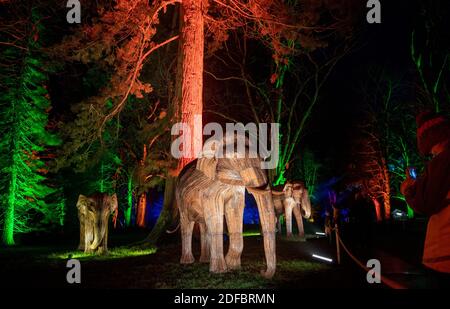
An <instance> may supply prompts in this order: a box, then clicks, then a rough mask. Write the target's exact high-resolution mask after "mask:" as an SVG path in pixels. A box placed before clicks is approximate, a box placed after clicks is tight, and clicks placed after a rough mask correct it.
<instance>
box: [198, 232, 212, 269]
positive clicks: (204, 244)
mask: <svg viewBox="0 0 450 309" xmlns="http://www.w3.org/2000/svg"><path fill="white" fill-rule="evenodd" d="M199 225H200V242H201V254H200V263H209V259H210V251H211V249H210V240H209V235H208V234H209V233H208V231H207V229H206V224H205V223H199Z"/></svg>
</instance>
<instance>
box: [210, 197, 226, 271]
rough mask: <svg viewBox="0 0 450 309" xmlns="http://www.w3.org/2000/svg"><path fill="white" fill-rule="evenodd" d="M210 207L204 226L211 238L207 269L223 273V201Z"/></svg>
mask: <svg viewBox="0 0 450 309" xmlns="http://www.w3.org/2000/svg"><path fill="white" fill-rule="evenodd" d="M209 202H211V201H209ZM212 202H214V200H213V201H212ZM210 209H211V212H210V215H209V216H208V217H207V218H206V227H207V231H208V233H209V239H210V240H211V243H210V245H211V247H210V249H211V260H210V264H209V271H210V272H213V273H223V272H226V271H227V265H226V263H225V259H224V257H223V203H221V202H218V203H216V205H213V207H211V208H210Z"/></svg>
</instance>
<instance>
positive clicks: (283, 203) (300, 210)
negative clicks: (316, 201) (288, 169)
mask: <svg viewBox="0 0 450 309" xmlns="http://www.w3.org/2000/svg"><path fill="white" fill-rule="evenodd" d="M272 198H273V203H274V206H275V213H276V216H277V222H278V230H279V231H281V223H280V216H281V215H283V214H284V215H285V221H286V235H287V237H292V213H293V214H294V217H295V220H296V221H297V226H298V233H299V236H300V237H304V236H305V232H304V228H303V219H302V216H303V217H305V218H306V219H308V218H309V217H310V216H311V203H310V200H309V195H308V190H307V189H306V187H305V185H304V183H303V182H301V181H288V182H286V184H285V185H284V187H283V191H275V190H272Z"/></svg>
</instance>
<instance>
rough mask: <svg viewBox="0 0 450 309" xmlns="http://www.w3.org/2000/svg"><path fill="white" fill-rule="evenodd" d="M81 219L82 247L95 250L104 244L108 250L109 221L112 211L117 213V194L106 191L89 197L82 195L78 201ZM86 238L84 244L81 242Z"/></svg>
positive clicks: (104, 247) (86, 249) (103, 247)
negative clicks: (108, 193)
mask: <svg viewBox="0 0 450 309" xmlns="http://www.w3.org/2000/svg"><path fill="white" fill-rule="evenodd" d="M77 208H78V215H79V219H80V247H81V248H84V250H85V251H95V250H97V249H98V248H99V246H100V245H102V249H104V250H106V249H107V248H106V242H107V237H108V221H109V216H110V215H111V213H114V214H117V210H118V203H117V195H116V194H113V195H111V196H110V195H107V194H104V193H99V194H95V195H93V196H90V197H87V196H84V195H80V196H79V197H78V202H77ZM82 240H84V244H81V242H82Z"/></svg>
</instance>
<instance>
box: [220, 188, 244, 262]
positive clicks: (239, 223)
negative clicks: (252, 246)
mask: <svg viewBox="0 0 450 309" xmlns="http://www.w3.org/2000/svg"><path fill="white" fill-rule="evenodd" d="M242 193H244V192H242ZM232 203H233V205H225V216H226V219H227V227H228V234H229V237H230V245H229V247H228V253H227V256H226V257H225V261H226V263H227V266H228V268H230V269H239V268H241V254H242V250H243V249H244V238H243V236H242V227H243V219H244V206H245V204H244V195H243V194H242V195H239V196H235V197H234V198H233V199H232Z"/></svg>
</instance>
